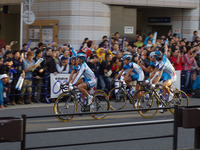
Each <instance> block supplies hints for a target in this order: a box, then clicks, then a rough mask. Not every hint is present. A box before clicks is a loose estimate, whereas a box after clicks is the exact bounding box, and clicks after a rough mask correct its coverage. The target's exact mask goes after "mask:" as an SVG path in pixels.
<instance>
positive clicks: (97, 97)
mask: <svg viewBox="0 0 200 150" xmlns="http://www.w3.org/2000/svg"><path fill="white" fill-rule="evenodd" d="M60 88H61V90H62V92H63V93H62V94H60V95H59V96H58V98H57V99H56V101H55V103H54V114H56V115H57V114H72V113H76V112H77V111H78V104H79V105H80V106H81V111H82V112H98V111H108V110H109V109H110V102H109V100H108V98H107V95H106V94H105V93H104V92H103V91H101V90H95V91H93V90H90V94H91V95H93V96H94V98H93V99H92V104H91V105H90V106H88V105H84V104H83V103H82V102H81V100H80V99H79V97H80V91H79V90H78V88H77V87H75V88H74V89H73V90H71V91H69V86H68V85H61V86H60ZM107 115H108V113H103V114H101V113H99V114H90V116H91V117H92V118H94V119H97V120H100V119H103V118H105V117H106V116H107ZM57 118H58V120H60V121H62V122H67V121H71V120H72V119H73V118H74V115H66V116H57Z"/></svg>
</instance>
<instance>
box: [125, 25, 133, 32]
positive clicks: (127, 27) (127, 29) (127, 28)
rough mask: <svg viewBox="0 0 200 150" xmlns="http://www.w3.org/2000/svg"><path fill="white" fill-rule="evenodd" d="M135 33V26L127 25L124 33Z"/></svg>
mask: <svg viewBox="0 0 200 150" xmlns="http://www.w3.org/2000/svg"><path fill="white" fill-rule="evenodd" d="M133 33H134V27H133V26H125V27H124V34H133Z"/></svg>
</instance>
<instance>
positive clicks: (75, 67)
mask: <svg viewBox="0 0 200 150" xmlns="http://www.w3.org/2000/svg"><path fill="white" fill-rule="evenodd" d="M70 63H71V65H72V72H71V74H70V76H69V80H68V82H67V83H66V84H69V83H70V82H71V81H72V78H73V76H74V75H75V74H76V73H77V72H78V71H79V70H80V66H79V65H78V64H77V63H76V56H75V55H72V56H71V57H70Z"/></svg>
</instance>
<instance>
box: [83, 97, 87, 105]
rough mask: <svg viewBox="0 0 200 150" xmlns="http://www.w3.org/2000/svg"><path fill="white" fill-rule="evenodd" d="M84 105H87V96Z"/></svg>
mask: <svg viewBox="0 0 200 150" xmlns="http://www.w3.org/2000/svg"><path fill="white" fill-rule="evenodd" d="M83 105H87V97H86V98H85V99H84V101H83Z"/></svg>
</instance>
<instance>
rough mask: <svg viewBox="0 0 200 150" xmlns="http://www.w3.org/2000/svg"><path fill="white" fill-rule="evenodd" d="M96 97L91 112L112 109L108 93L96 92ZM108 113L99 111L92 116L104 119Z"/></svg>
mask: <svg viewBox="0 0 200 150" xmlns="http://www.w3.org/2000/svg"><path fill="white" fill-rule="evenodd" d="M93 96H94V98H93V100H92V104H91V105H90V112H99V111H108V110H110V102H109V100H108V98H107V95H105V94H104V93H98V92H96V93H94V95H93ZM107 115H108V113H98V114H91V115H90V116H91V117H92V118H94V119H98V120H100V119H103V118H105V117H106V116H107Z"/></svg>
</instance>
